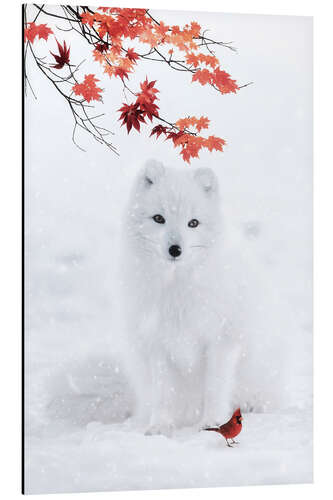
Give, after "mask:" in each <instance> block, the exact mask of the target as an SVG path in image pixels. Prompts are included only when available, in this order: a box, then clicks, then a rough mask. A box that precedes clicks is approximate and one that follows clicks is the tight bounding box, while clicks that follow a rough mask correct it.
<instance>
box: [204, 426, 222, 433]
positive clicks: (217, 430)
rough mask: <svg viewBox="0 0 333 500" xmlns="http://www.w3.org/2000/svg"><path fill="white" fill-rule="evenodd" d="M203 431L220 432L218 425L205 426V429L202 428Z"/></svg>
mask: <svg viewBox="0 0 333 500" xmlns="http://www.w3.org/2000/svg"><path fill="white" fill-rule="evenodd" d="M202 430H203V431H215V432H220V428H219V427H207V428H206V429H202Z"/></svg>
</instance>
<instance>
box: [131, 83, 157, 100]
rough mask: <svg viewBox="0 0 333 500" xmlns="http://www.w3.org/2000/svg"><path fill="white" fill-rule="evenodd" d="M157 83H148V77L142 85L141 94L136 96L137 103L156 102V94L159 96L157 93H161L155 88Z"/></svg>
mask: <svg viewBox="0 0 333 500" xmlns="http://www.w3.org/2000/svg"><path fill="white" fill-rule="evenodd" d="M155 83H156V80H153V81H151V82H148V78H147V77H146V79H145V81H144V82H142V83H140V87H141V92H140V93H139V94H136V95H137V96H138V98H137V102H140V103H142V102H146V103H151V102H154V101H155V99H157V95H155V94H157V92H159V90H157V89H156V88H155Z"/></svg>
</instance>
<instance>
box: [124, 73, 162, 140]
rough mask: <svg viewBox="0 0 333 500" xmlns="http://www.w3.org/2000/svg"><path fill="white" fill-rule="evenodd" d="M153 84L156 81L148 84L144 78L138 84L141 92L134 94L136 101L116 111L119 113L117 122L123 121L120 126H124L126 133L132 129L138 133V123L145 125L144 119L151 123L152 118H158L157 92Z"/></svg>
mask: <svg viewBox="0 0 333 500" xmlns="http://www.w3.org/2000/svg"><path fill="white" fill-rule="evenodd" d="M155 83H156V80H154V81H151V82H148V78H146V79H145V81H144V82H142V83H140V87H141V92H139V93H137V94H136V96H137V99H136V101H135V102H134V103H132V104H125V103H123V105H122V107H121V108H120V109H118V111H120V112H121V115H120V118H119V120H122V121H123V123H122V124H121V126H123V125H126V127H127V133H130V131H131V129H132V127H134V128H135V129H136V130H137V131H138V132H140V123H146V122H145V117H147V118H149V120H150V121H152V120H153V117H158V116H159V114H158V110H159V107H158V106H157V104H156V103H155V101H156V99H157V96H156V94H157V93H158V92H159V91H158V90H157V89H156V88H155Z"/></svg>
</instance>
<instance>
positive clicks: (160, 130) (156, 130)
mask: <svg viewBox="0 0 333 500" xmlns="http://www.w3.org/2000/svg"><path fill="white" fill-rule="evenodd" d="M166 133H167V128H166V127H164V126H163V125H156V127H154V128H153V129H152V131H151V133H150V136H149V137H151V136H152V135H154V134H156V139H158V138H159V136H160V135H161V134H166Z"/></svg>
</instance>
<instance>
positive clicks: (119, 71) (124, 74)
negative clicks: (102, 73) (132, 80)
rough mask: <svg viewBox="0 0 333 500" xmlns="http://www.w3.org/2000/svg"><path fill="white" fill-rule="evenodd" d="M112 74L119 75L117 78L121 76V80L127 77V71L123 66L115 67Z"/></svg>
mask: <svg viewBox="0 0 333 500" xmlns="http://www.w3.org/2000/svg"><path fill="white" fill-rule="evenodd" d="M114 75H115V76H119V78H121V79H122V80H123V79H124V78H127V80H128V73H127V71H125V70H124V69H123V68H119V67H118V68H116V70H115V72H114Z"/></svg>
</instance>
